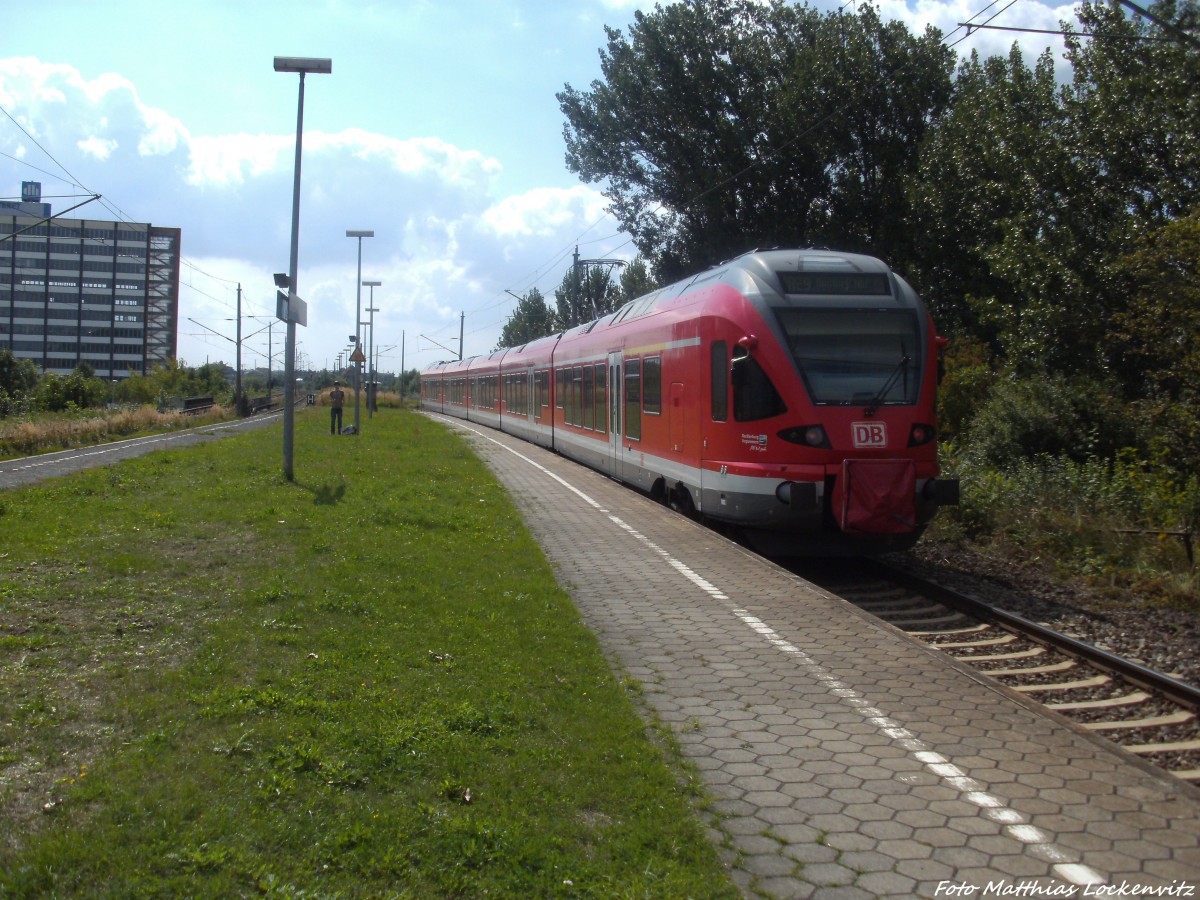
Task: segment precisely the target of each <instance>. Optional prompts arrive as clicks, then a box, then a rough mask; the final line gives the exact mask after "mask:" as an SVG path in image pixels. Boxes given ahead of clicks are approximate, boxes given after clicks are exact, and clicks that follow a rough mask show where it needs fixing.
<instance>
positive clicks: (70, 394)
mask: <svg viewBox="0 0 1200 900" xmlns="http://www.w3.org/2000/svg"><path fill="white" fill-rule="evenodd" d="M112 393H113V388H112V385H111V384H110V383H109V382H106V381H105V380H104V379H102V378H96V377H94V376H89V375H88V374H86V370H84V369H83V368H82V367H77V368H76V369H75V371H74V372H72V373H71V374H70V375H68V376H67V377H66V378H62V377H61V376H59V375H55V374H54V373H53V372H47V373H46V374H45V375H43V376H42V377H41V379H40V380H39V381H38V384H37V387H36V388H35V389H34V392H33V397H34V404H35V406H36V407H37V409H39V410H42V411H44V412H63V411H68V410H76V409H91V408H94V407H97V406H103V405H104V404H105V403H107V402H108V401H109V399H110V398H111V397H112Z"/></svg>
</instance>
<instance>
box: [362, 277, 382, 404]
mask: <svg viewBox="0 0 1200 900" xmlns="http://www.w3.org/2000/svg"><path fill="white" fill-rule="evenodd" d="M362 286H363V287H369V288H370V289H371V299H370V300H368V301H367V302H368V303H369V304H370V306H368V307H367V312H369V313H370V314H371V319H370V323H369V327H370V329H371V336H370V337H369V338H368V339H367V341H368V342H367V373H368V377H369V378H370V381H369V382H368V384H369V385H370V386H369V387H368V388H367V418H368V419H370V418H373V417H374V416H373V415H372V414H373V413H374V412H375V356H374V353H375V313H377V312H379V310H377V309H376V308H375V288H377V287H382V286H383V282H382V281H364V282H363V283H362Z"/></svg>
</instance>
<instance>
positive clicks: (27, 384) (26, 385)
mask: <svg viewBox="0 0 1200 900" xmlns="http://www.w3.org/2000/svg"><path fill="white" fill-rule="evenodd" d="M37 380H38V371H37V366H35V365H34V364H33V361H32V360H28V359H17V358H16V357H15V356H13V352H12V351H11V350H9V349H8V348H7V347H0V397H3V396H5V395H7V396H8V397H10V398H13V399H14V400H16V399H19V398H21V397H24V396H25V395H27V394H29V393H30V392H32V391H33V389H34V387H35V386H36V385H37ZM10 402H11V401H10Z"/></svg>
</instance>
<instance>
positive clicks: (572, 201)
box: [480, 184, 608, 238]
mask: <svg viewBox="0 0 1200 900" xmlns="http://www.w3.org/2000/svg"><path fill="white" fill-rule="evenodd" d="M607 202H608V201H607V200H605V198H604V197H603V195H601V194H600V193H599V192H598V191H596V190H595V189H594V188H590V187H588V186H587V185H582V184H581V185H577V186H576V187H572V188H534V189H533V190H531V191H526V192H525V193H523V194H517V195H515V196H512V197H505V198H503V199H502V200H500V201H499V202H498V203H496V204H494V205H493V206H491V207H490V208H489V209H487V210H486V211H485V212H484V213H483V215H481V216H480V221H481V223H482V226H483V228H484V229H485V230H487V231H489V232H491V233H492V234H494V235H495V236H496V237H499V238H523V237H549V236H550V235H553V234H556V233H558V232H559V231H561V230H562V228H563V227H564V226H565V225H571V226H573V227H579V226H580V225H581V224H583V225H587V224H591V222H593V221H595V220H596V219H599V218H602V217H603V216H604V215H605V206H606V204H607Z"/></svg>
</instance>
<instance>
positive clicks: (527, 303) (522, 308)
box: [497, 288, 555, 349]
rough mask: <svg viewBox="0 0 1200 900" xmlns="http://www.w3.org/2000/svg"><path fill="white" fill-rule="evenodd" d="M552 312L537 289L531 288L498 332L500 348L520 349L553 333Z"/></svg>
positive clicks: (553, 320)
mask: <svg viewBox="0 0 1200 900" xmlns="http://www.w3.org/2000/svg"><path fill="white" fill-rule="evenodd" d="M554 323H555V319H554V312H553V311H552V310H551V309H550V307H549V306H547V305H546V298H545V297H543V296H542V292H541V291H539V290H538V289H537V288H531V289H530V290H529V291H528V292H526V294H525V296H523V297H522V298H521V299H520V301H519V302H518V303H517V308H516V309H514V310H513V313H512V315H511V316H509V319H508V321H507V322H505V323H504V329H503V330H502V331H501V332H500V343H499V344H498V346H497V349H499V348H500V347H520V346H522V345H524V344H527V343H529V342H530V341H532V340H535V339H536V338H540V337H545V336H546V335H548V334H553V333H554Z"/></svg>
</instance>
